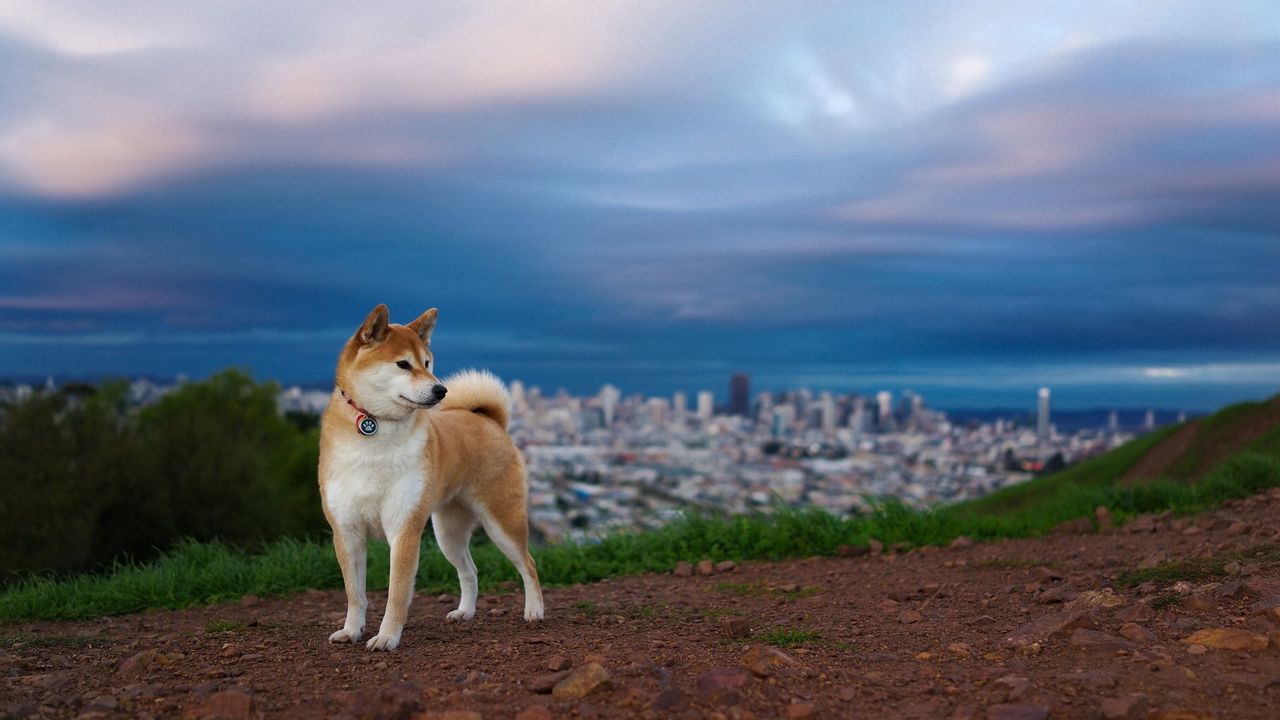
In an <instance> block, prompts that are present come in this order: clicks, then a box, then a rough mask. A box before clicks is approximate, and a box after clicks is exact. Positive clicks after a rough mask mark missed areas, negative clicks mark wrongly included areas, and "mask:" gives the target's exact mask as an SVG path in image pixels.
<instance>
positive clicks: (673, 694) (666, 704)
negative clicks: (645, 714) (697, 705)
mask: <svg viewBox="0 0 1280 720" xmlns="http://www.w3.org/2000/svg"><path fill="white" fill-rule="evenodd" d="M649 707H650V708H652V709H653V710H661V711H663V712H679V711H681V710H684V709H685V708H687V707H689V696H688V695H687V694H686V693H685V691H683V690H681V689H680V688H678V687H669V688H667V689H666V690H663V691H662V692H660V693H658V694H657V695H655V696H653V700H650V701H649Z"/></svg>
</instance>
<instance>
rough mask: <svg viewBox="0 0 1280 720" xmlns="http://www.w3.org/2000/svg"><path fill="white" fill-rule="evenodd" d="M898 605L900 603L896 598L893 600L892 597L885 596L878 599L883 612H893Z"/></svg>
mask: <svg viewBox="0 0 1280 720" xmlns="http://www.w3.org/2000/svg"><path fill="white" fill-rule="evenodd" d="M899 605H901V603H899V602H898V601H897V600H894V599H893V598H885V599H884V600H881V601H880V609H881V610H884V611H885V612H893V611H895V610H897V609H898V606H899Z"/></svg>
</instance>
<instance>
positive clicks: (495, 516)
mask: <svg viewBox="0 0 1280 720" xmlns="http://www.w3.org/2000/svg"><path fill="white" fill-rule="evenodd" d="M507 472H509V473H513V474H518V475H519V479H518V480H516V479H515V478H511V482H509V483H508V484H507V485H506V487H519V488H522V489H523V488H524V487H525V478H524V466H523V465H522V464H519V463H516V464H513V465H512V466H511V468H510V469H509V470H508V471H507ZM503 500H505V502H492V501H490V502H488V503H486V504H485V506H484V507H482V508H481V507H478V508H477V512H476V514H477V515H478V516H479V517H480V522H481V524H483V525H484V531H485V532H486V533H487V534H488V535H489V539H490V540H493V544H494V545H497V546H498V549H499V550H502V554H503V555H506V556H507V559H508V560H510V561H511V564H513V565H515V566H516V570H518V571H519V572H520V578H521V579H522V580H524V619H525V620H527V621H529V622H535V621H537V620H541V619H542V616H543V604H542V585H541V584H540V583H539V582H538V568H537V566H536V565H534V563H533V557H532V556H530V555H529V509H528V507H527V503H526V500H525V497H524V493H523V492H522V493H520V496H519V498H511V497H508V498H503Z"/></svg>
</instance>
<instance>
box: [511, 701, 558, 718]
mask: <svg viewBox="0 0 1280 720" xmlns="http://www.w3.org/2000/svg"><path fill="white" fill-rule="evenodd" d="M551 718H552V715H551V711H550V710H548V709H547V706H545V705H530V706H529V707H527V708H525V709H523V710H521V711H520V712H518V713H516V720H551Z"/></svg>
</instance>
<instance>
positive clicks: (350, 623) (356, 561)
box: [329, 523, 369, 643]
mask: <svg viewBox="0 0 1280 720" xmlns="http://www.w3.org/2000/svg"><path fill="white" fill-rule="evenodd" d="M333 550H334V553H335V554H336V555H337V556H338V566H339V567H340V568H342V584H343V586H345V587H346V589H347V619H346V622H344V623H343V624H342V629H341V630H339V631H337V632H335V633H334V634H332V635H330V636H329V642H349V643H354V642H359V640H360V636H361V635H363V634H364V622H365V612H366V610H368V608H369V601H368V598H367V596H366V595H365V568H366V567H367V563H368V558H369V552H368V542H367V540H366V537H365V531H364V530H363V529H358V528H355V527H351V526H346V525H342V524H338V523H334V524H333Z"/></svg>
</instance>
